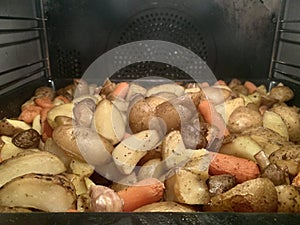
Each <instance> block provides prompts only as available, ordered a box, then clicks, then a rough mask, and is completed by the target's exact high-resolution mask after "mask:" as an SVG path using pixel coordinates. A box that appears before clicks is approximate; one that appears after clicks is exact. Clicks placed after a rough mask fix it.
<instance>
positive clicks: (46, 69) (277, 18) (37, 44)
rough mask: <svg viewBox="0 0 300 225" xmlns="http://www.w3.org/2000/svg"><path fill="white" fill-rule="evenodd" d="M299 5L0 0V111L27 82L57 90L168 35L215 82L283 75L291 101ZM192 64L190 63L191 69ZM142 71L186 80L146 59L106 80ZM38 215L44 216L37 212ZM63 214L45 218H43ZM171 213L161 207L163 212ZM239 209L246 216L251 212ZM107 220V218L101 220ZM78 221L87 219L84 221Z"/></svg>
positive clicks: (216, 0) (17, 100)
mask: <svg viewBox="0 0 300 225" xmlns="http://www.w3.org/2000/svg"><path fill="white" fill-rule="evenodd" d="M299 9H300V2H299V1H297V0H251V1H248V0H232V1H227V0H189V1H181V0H144V1H140V0H124V1H120V0H23V1H21V2H20V1H19V0H1V1H0V118H4V117H12V116H17V115H18V113H19V110H20V105H21V104H22V103H23V102H24V101H25V100H27V99H29V98H30V97H31V95H32V94H33V91H34V90H35V88H37V87H39V86H42V85H48V86H52V87H54V88H60V87H62V86H64V85H66V84H68V83H69V82H71V81H72V79H73V78H80V77H82V76H83V74H84V72H85V71H86V70H87V68H88V67H89V66H90V64H91V63H92V62H93V61H94V60H96V59H97V58H98V57H100V56H101V55H102V54H104V53H106V52H108V51H110V50H111V49H114V48H116V47H118V46H121V45H123V44H127V43H130V42H133V41H142V40H162V41H168V42H171V43H175V44H178V45H180V46H183V47H185V48H187V49H189V50H191V51H192V52H194V53H195V54H196V55H198V56H200V57H201V58H202V59H203V60H204V61H205V62H206V64H207V66H208V67H209V68H210V70H211V71H212V72H213V73H214V75H215V76H216V78H217V79H223V80H230V79H231V78H239V79H241V80H252V81H254V82H257V83H264V84H267V85H268V86H269V87H271V86H272V85H274V84H276V83H278V82H283V83H285V84H287V85H289V86H290V87H292V89H294V91H295V92H296V98H295V99H294V100H293V101H292V102H291V104H296V105H297V104H300V93H299V91H297V90H298V88H299V86H298V85H299V84H300V16H299ZM126 51H128V55H127V54H126V53H125V54H122V55H121V54H120V55H116V57H115V60H113V61H112V62H110V63H112V64H121V65H123V64H126V65H127V64H130V62H131V58H130V56H131V55H134V54H135V52H134V49H126ZM147 54H148V53H147ZM149 54H150V53H149ZM201 69H202V67H194V68H192V70H194V71H196V72H198V71H199V70H201ZM99 76H104V77H107V74H100V75H99ZM151 76H161V77H164V78H167V79H170V80H178V81H181V80H182V81H187V80H189V79H191V77H190V76H189V75H188V74H186V73H184V72H183V71H181V70H179V69H178V68H176V67H175V66H173V65H170V64H164V63H157V62H154V61H142V62H139V63H134V64H131V65H129V66H126V67H124V68H122V69H121V70H119V71H118V72H116V73H114V74H113V75H112V76H111V79H113V80H116V81H118V80H134V79H139V78H143V77H151ZM298 94H299V95H298ZM121 215H123V214H121ZM165 215H167V214H158V215H157V216H150V217H147V216H145V215H141V217H140V218H138V217H136V216H135V215H128V214H124V215H123V216H124V217H119V215H118V216H116V217H115V218H114V219H115V220H116V221H118V222H119V224H124V223H122V221H124V222H125V223H127V222H128V223H135V222H137V221H139V222H141V221H143V220H145V223H144V224H147V221H148V222H149V221H150V222H151V221H152V222H153V221H155V222H157V223H158V224H162V223H161V221H166V220H165V217H164V216H165ZM6 216H7V215H6ZM6 216H4V218H6ZM26 216H28V217H29V218H30V217H31V216H29V215H26ZM26 216H25V218H26ZM38 216H40V217H42V218H43V220H46V218H44V216H43V215H38ZM64 216H65V215H63V216H62V215H59V216H58V217H56V215H55V216H53V215H51V216H50V217H49V219H48V221H50V220H51V221H52V219H53V220H54V219H55V220H57V219H56V218H60V219H61V218H62V217H64ZM93 216H95V215H93ZM97 216H98V218H99V219H103V220H107V218H108V217H107V215H101V216H99V215H97ZM172 216H174V215H172V214H168V215H167V218H170V217H172ZM243 216H244V215H243ZM248 216H249V217H247V219H248V222H249V221H251V220H252V219H253V216H252V215H251V216H250V215H248ZM264 216H265V217H262V218H267V219H270V220H271V221H269V222H271V223H272V224H274V222H275V223H276V222H279V221H281V222H284V221H285V220H286V219H289V220H291V222H292V221H293V218H294V217H293V215H289V216H287V215H282V217H279V216H278V218H277V219H276V220H274V217H273V216H270V215H264ZM1 217H2V216H1ZM8 217H9V216H8ZM202 217H204V220H206V222H207V223H205V224H208V223H209V220H210V219H209V216H208V215H207V214H206V215H205V214H203V215H202V216H201V214H200V215H189V216H187V215H185V214H181V215H178V217H176V216H175V217H174V220H175V221H176V220H177V222H178V223H184V221H185V220H186V221H187V222H191V221H188V220H191V219H192V218H194V219H195V221H198V220H199V219H200V218H202ZM276 217H277V216H276ZM21 218H24V217H20V218H19V217H18V216H16V217H15V221H19V222H20V221H21V220H22V219H21ZM64 218H69V217H64ZM75 218H77V216H75V217H74V218H73V219H75ZM93 218H94V217H93ZM123 218H124V220H123ZM147 218H148V219H147ZM149 218H150V219H149ZM158 218H162V220H161V221H158ZM211 218H212V220H214V224H218V221H219V222H220V224H227V222H224V221H229V220H232V221H240V223H241V224H242V223H244V222H245V221H242V220H241V218H239V217H236V216H235V214H227V215H224V214H214V215H212V217H211ZM69 219H70V218H69ZM77 219H79V218H77ZM86 219H87V218H86ZM94 219H95V218H94ZM202 219H203V218H202ZM272 220H273V221H272ZM37 221H39V220H37ZM63 221H65V219H63ZM116 221H110V220H107V224H111V222H116ZM120 221H121V223H120ZM195 221H194V222H195ZM85 222H86V223H83V224H94V223H96V222H95V221H89V220H88V219H87V220H86V221H85ZM198 222H199V221H198ZM248 222H247V224H250V223H251V222H250V223H248ZM175 223H176V222H174V223H173V224H175ZM7 224H13V223H11V222H10V223H7ZM19 224H20V223H19ZM32 224H36V223H34V222H33V223H32ZM49 224H50V223H49ZM164 224H165V223H164ZM170 224H171V223H170ZM192 224H195V223H192ZM203 224H204V223H203ZM245 224H246V223H245ZM278 224H279V223H278ZM290 224H291V223H290Z"/></svg>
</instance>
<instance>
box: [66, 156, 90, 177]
mask: <svg viewBox="0 0 300 225" xmlns="http://www.w3.org/2000/svg"><path fill="white" fill-rule="evenodd" d="M70 169H71V172H72V173H73V174H76V175H78V176H80V177H90V176H91V175H92V174H93V172H94V167H93V166H91V165H90V164H88V163H86V162H83V161H80V160H77V159H72V161H71V162H70Z"/></svg>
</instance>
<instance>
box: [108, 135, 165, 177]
mask: <svg viewBox="0 0 300 225" xmlns="http://www.w3.org/2000/svg"><path fill="white" fill-rule="evenodd" d="M159 142H160V136H159V134H158V132H157V131H156V130H145V131H141V132H139V133H136V134H134V135H131V136H129V137H128V138H125V139H124V140H123V141H122V142H121V143H120V144H118V145H117V146H116V147H115V149H114V150H113V152H112V156H113V160H114V162H115V164H116V166H117V168H118V169H119V170H120V172H121V173H123V174H127V175H128V174H130V173H131V172H132V171H133V169H134V167H135V166H136V165H137V163H138V161H139V160H140V159H141V158H142V157H144V156H145V155H146V154H147V151H150V150H152V149H153V148H155V147H156V146H157V145H158V144H159Z"/></svg>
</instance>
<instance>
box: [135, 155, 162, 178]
mask: <svg viewBox="0 0 300 225" xmlns="http://www.w3.org/2000/svg"><path fill="white" fill-rule="evenodd" d="M162 170H163V168H162V161H161V159H150V160H149V161H148V162H146V163H144V164H143V166H141V168H140V170H139V172H138V179H139V180H143V179H146V178H149V177H154V178H157V179H159V178H160V176H161V174H162Z"/></svg>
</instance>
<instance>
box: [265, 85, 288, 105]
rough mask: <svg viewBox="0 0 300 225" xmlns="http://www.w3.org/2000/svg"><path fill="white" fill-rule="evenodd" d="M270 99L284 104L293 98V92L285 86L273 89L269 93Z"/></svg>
mask: <svg viewBox="0 0 300 225" xmlns="http://www.w3.org/2000/svg"><path fill="white" fill-rule="evenodd" d="M269 96H270V97H271V98H274V99H276V100H278V101H279V102H286V101H289V100H291V99H292V98H294V92H293V90H292V89H291V88H289V87H287V86H283V85H282V86H276V87H273V88H272V89H271V91H270V93H269Z"/></svg>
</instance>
